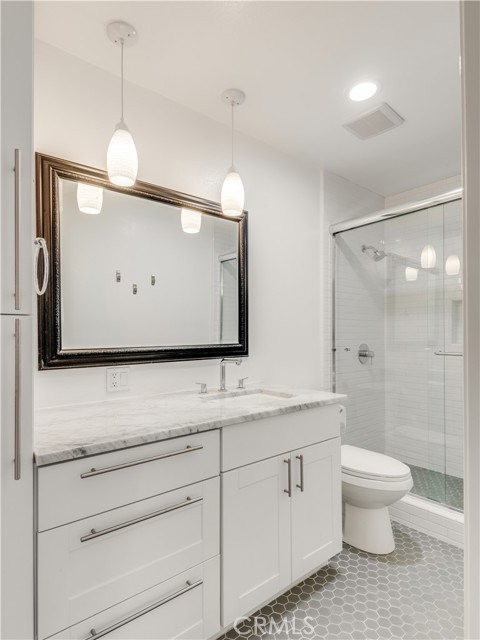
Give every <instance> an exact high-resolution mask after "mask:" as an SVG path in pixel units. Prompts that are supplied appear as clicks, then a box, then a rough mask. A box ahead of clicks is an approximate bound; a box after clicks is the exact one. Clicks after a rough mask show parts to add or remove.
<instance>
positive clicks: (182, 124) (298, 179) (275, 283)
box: [35, 42, 322, 407]
mask: <svg viewBox="0 0 480 640" xmlns="http://www.w3.org/2000/svg"><path fill="white" fill-rule="evenodd" d="M35 78H36V83H35V149H36V151H38V152H41V153H46V154H50V155H54V156H57V157H60V158H65V159H70V160H74V161H76V162H80V163H82V164H87V165H91V166H95V167H104V166H105V153H106V149H107V145H108V142H109V138H110V136H111V134H112V131H113V127H114V126H115V124H116V122H117V119H118V109H119V105H118V89H119V79H118V78H117V77H114V76H112V75H110V74H108V73H106V72H104V71H101V70H99V69H97V68H95V67H93V66H91V65H88V64H86V63H84V62H82V61H80V60H78V59H76V58H74V57H72V56H69V55H66V54H64V53H63V52H61V51H59V50H57V49H55V48H53V47H51V46H49V45H46V44H44V43H41V42H37V43H36V53H35ZM219 99H220V98H219V96H217V95H214V96H212V100H219ZM242 109H248V101H247V102H246V103H245V105H244V106H242ZM125 117H126V121H127V123H128V125H129V127H130V130H131V132H132V134H133V136H134V139H135V142H136V145H137V150H138V153H139V178H140V179H142V180H145V181H148V182H153V183H156V184H159V185H161V186H165V187H169V188H172V189H176V190H179V191H184V192H187V193H191V194H194V195H197V196H200V197H205V198H208V199H211V200H217V201H218V200H219V193H220V187H221V183H222V181H223V177H224V174H225V172H226V170H227V168H228V164H229V153H230V131H229V113H228V110H226V111H225V126H222V125H220V124H218V123H216V122H214V121H212V120H210V119H208V118H205V117H203V116H200V115H198V114H196V113H194V112H192V111H190V110H188V109H185V108H183V107H182V106H180V105H178V104H175V103H173V102H171V101H169V100H166V99H164V98H162V97H161V96H159V95H158V94H155V93H153V92H150V91H148V90H145V89H143V88H140V87H137V86H135V85H133V84H130V83H127V84H126V92H125ZM237 120H238V121H240V120H241V112H239V113H238V116H237ZM236 164H237V167H238V170H239V171H240V173H241V175H242V178H243V181H244V184H245V189H246V203H245V206H246V209H247V210H248V211H249V285H250V286H249V290H250V291H249V293H250V353H251V356H250V358H248V360H247V361H246V362H245V363H244V364H243V365H242V367H241V368H239V369H237V368H235V371H232V370H231V371H230V372H229V374H230V377H229V382H230V384H232V383H233V382H236V378H237V377H239V376H246V375H248V376H250V379H263V380H265V381H269V382H272V383H278V384H292V385H297V386H306V387H320V385H321V382H322V380H321V359H320V358H319V353H320V352H321V348H320V341H321V321H320V308H319V304H318V292H319V291H320V290H321V286H320V273H321V268H320V267H321V258H320V255H319V244H320V239H321V235H322V231H321V228H320V218H319V201H320V197H319V188H320V184H319V179H318V173H317V172H316V171H314V170H313V169H312V168H311V167H308V166H304V165H301V164H299V163H298V162H297V161H296V160H294V159H291V158H289V157H288V156H285V155H284V154H281V153H279V152H277V151H276V150H274V149H272V148H270V147H268V146H267V145H265V144H263V143H260V142H258V141H256V140H254V139H252V138H249V137H246V136H242V135H238V141H237V152H236ZM198 380H204V381H207V382H208V383H210V385H213V386H217V385H218V362H217V361H203V362H186V363H166V364H155V365H135V366H132V367H131V368H130V388H131V390H130V393H131V394H132V395H143V394H148V393H158V392H163V391H168V390H174V389H179V388H192V389H193V388H194V387H195V384H194V383H195V382H196V381H198ZM105 395H106V394H105V370H104V369H103V368H91V369H78V370H69V371H42V372H37V374H36V378H35V403H36V406H37V407H42V406H52V405H57V404H63V403H74V402H85V401H93V400H98V399H103V398H104V397H105Z"/></svg>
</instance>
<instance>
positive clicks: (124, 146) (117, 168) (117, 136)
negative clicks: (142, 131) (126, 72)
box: [107, 22, 138, 187]
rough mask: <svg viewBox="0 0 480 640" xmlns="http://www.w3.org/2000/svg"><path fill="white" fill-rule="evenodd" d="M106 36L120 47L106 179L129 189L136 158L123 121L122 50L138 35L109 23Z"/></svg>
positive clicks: (122, 24) (127, 27)
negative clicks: (117, 114) (115, 118)
mask: <svg viewBox="0 0 480 640" xmlns="http://www.w3.org/2000/svg"><path fill="white" fill-rule="evenodd" d="M107 35H108V37H109V39H110V40H111V41H112V42H113V43H114V44H116V45H119V46H120V51H121V54H120V75H121V85H120V122H119V123H118V124H117V126H116V127H115V131H114V132H113V135H112V138H111V140H110V144H109V145H108V151H107V171H108V178H109V180H110V182H112V183H113V184H116V185H119V186H120V187H131V186H132V185H133V184H134V183H135V180H136V179H137V171H138V156H137V150H136V148H135V143H134V141H133V138H132V134H131V133H130V131H129V129H128V127H127V125H126V124H125V121H124V119H123V84H124V81H123V50H124V47H128V46H131V45H133V44H135V43H136V41H137V38H138V35H137V32H136V30H135V29H134V27H132V26H131V25H129V24H127V23H126V22H111V23H110V24H109V25H108V26H107Z"/></svg>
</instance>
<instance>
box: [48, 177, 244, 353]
mask: <svg viewBox="0 0 480 640" xmlns="http://www.w3.org/2000/svg"><path fill="white" fill-rule="evenodd" d="M58 192H59V209H60V225H59V226H60V246H61V255H60V267H61V310H62V319H61V320H62V347H63V348H64V349H95V348H124V347H154V346H156V345H179V344H181V345H204V344H224V343H236V342H238V273H237V272H238V259H237V247H238V224H236V223H235V222H234V221H232V220H227V219H224V218H219V217H215V216H212V215H208V214H205V213H201V212H199V211H194V210H192V209H186V208H183V209H181V208H179V207H175V206H171V205H168V204H165V203H160V202H156V201H153V200H148V199H146V198H141V197H136V196H133V195H130V194H125V193H119V192H116V191H111V190H109V189H102V188H98V187H95V186H91V185H88V184H85V185H84V184H83V183H78V182H76V181H73V180H67V179H63V178H60V179H59V189H58ZM89 214H96V215H89Z"/></svg>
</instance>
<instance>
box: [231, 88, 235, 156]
mask: <svg viewBox="0 0 480 640" xmlns="http://www.w3.org/2000/svg"><path fill="white" fill-rule="evenodd" d="M231 104H232V167H233V166H234V165H233V131H234V126H233V125H234V122H233V110H234V108H235V102H234V100H232V103H231Z"/></svg>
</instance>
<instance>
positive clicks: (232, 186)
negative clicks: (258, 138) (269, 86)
mask: <svg viewBox="0 0 480 640" xmlns="http://www.w3.org/2000/svg"><path fill="white" fill-rule="evenodd" d="M222 102H225V103H226V104H228V105H229V106H230V107H231V110H232V164H231V166H230V169H229V170H228V172H227V175H226V176H225V180H224V181H223V185H222V195H221V198H220V201H221V204H222V211H223V213H224V214H225V215H226V216H229V217H231V218H238V217H240V216H241V215H242V213H243V204H244V202H245V191H244V189H243V182H242V179H241V178H240V176H239V174H238V173H237V171H236V169H235V165H234V162H233V150H234V149H233V133H234V118H233V113H234V109H235V107H238V106H239V105H241V104H243V103H244V102H245V94H244V93H243V91H241V90H240V89H227V90H226V91H224V92H223V93H222Z"/></svg>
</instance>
